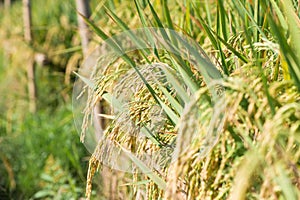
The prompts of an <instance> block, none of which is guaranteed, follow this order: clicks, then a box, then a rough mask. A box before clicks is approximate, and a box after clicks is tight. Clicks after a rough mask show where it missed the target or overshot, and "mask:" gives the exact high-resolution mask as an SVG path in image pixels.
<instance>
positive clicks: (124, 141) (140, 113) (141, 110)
mask: <svg viewBox="0 0 300 200" xmlns="http://www.w3.org/2000/svg"><path fill="white" fill-rule="evenodd" d="M161 67H162V66H160V65H158V64H151V65H142V66H141V67H140V68H139V71H140V73H141V74H142V76H143V77H144V78H145V80H146V81H147V83H148V84H149V85H150V86H151V87H152V88H153V90H154V92H155V94H156V96H157V98H159V99H160V101H161V102H163V103H164V104H165V105H167V106H169V102H168V100H167V98H166V97H165V96H164V94H163V93H162V92H161V90H160V89H159V88H160V87H164V88H170V86H168V85H167V82H166V77H165V75H164V74H163V73H162V69H161ZM163 67H166V66H163ZM97 73H98V74H101V76H97V75H94V76H95V78H93V79H94V80H95V82H97V85H96V89H91V91H90V93H89V100H88V104H87V107H86V109H85V113H86V115H85V118H84V123H83V131H85V130H86V127H87V126H88V124H89V120H91V119H92V116H91V115H92V114H93V112H92V110H93V109H92V108H93V106H95V105H96V103H97V101H98V100H99V99H100V98H101V96H102V95H103V94H105V93H107V92H108V93H110V94H111V95H112V98H111V114H112V115H113V116H114V119H113V120H112V121H111V122H110V123H109V125H108V127H107V128H106V130H105V133H104V134H105V135H104V137H103V138H101V139H100V141H99V142H98V145H97V147H96V149H95V151H94V153H93V155H92V157H91V159H90V166H89V172H88V183H87V197H88V198H89V197H90V192H91V184H92V178H93V176H94V173H95V171H96V170H97V169H98V168H99V167H100V166H101V165H107V166H109V167H112V168H113V169H117V170H121V171H125V172H130V173H134V175H133V176H131V178H132V179H133V180H132V181H133V182H139V181H140V179H141V177H142V179H148V178H147V176H146V175H144V174H142V173H140V172H141V171H140V170H139V169H138V168H137V167H136V166H134V164H133V163H132V162H131V161H130V160H128V159H129V157H128V155H126V153H124V152H123V151H127V150H128V151H130V153H132V154H134V156H136V157H137V158H138V159H140V160H141V161H143V162H144V163H145V164H146V165H147V166H149V169H151V170H153V171H155V173H158V174H159V175H160V176H165V171H166V168H167V166H168V165H169V163H170V161H171V155H172V151H173V146H172V144H173V143H174V138H175V133H174V125H173V124H172V123H171V122H170V120H169V119H168V118H167V116H166V115H165V114H164V112H163V110H162V108H161V107H160V106H159V105H158V102H157V99H155V97H153V95H152V94H151V93H150V92H149V89H148V88H147V87H146V85H145V84H144V82H143V81H142V79H141V78H140V77H139V76H138V75H137V73H136V72H135V71H134V69H129V67H128V66H127V65H126V64H124V63H122V64H118V65H116V64H115V65H112V66H110V69H108V68H107V69H103V70H101V73H99V72H97ZM95 74H96V73H95ZM92 90H93V91H92ZM170 93H171V94H173V93H174V92H173V91H171V90H170ZM130 186H131V187H133V192H134V194H135V195H141V193H143V195H142V196H144V197H145V196H148V197H149V198H150V199H156V198H158V197H159V196H162V191H160V192H158V188H157V186H156V185H155V184H154V183H153V182H152V181H150V182H149V183H148V184H147V187H146V188H147V192H146V193H145V191H143V192H141V191H138V189H137V186H136V185H135V184H133V185H130ZM139 188H140V187H139ZM148 197H147V198H148Z"/></svg>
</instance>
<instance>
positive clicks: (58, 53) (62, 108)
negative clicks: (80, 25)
mask: <svg viewBox="0 0 300 200" xmlns="http://www.w3.org/2000/svg"><path fill="white" fill-rule="evenodd" d="M31 3H32V20H33V21H32V23H33V25H32V34H33V43H32V45H30V46H29V45H28V44H26V43H25V42H24V39H23V20H22V1H18V0H16V1H12V3H11V6H10V7H9V8H5V7H4V6H3V2H0V46H1V48H0V93H1V100H0V105H1V106H0V196H1V197H0V199H5V198H7V199H10V198H12V199H29V198H44V199H45V198H48V199H79V198H80V197H83V196H84V188H85V171H86V168H87V167H86V165H87V158H86V157H87V156H88V155H89V153H88V152H87V151H86V150H85V148H84V146H83V145H82V144H81V143H80V142H79V137H78V133H77V131H76V130H75V127H74V124H73V115H72V106H71V94H72V82H70V80H69V77H68V78H66V76H65V74H66V73H65V71H66V66H68V62H71V64H69V65H71V67H72V70H76V68H77V67H78V65H79V61H80V60H81V59H82V56H81V52H80V46H79V45H80V39H79V37H78V34H77V18H76V9H75V2H74V1H63V2H62V1H58V0H46V1H35V0H33V1H32V2H31ZM69 48H73V50H72V49H71V51H68V50H66V49H69ZM74 51H75V52H74ZM72 57H73V59H72ZM30 59H36V60H39V59H40V60H41V62H40V63H39V62H36V64H35V69H36V70H35V73H36V83H37V94H38V98H37V108H38V109H37V112H36V113H35V114H32V113H30V112H29V109H28V94H27V93H28V91H27V90H28V89H27V76H26V67H27V61H28V60H30ZM68 76H70V74H68ZM73 78H74V77H72V79H73ZM68 80H69V81H68Z"/></svg>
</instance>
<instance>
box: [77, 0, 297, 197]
mask: <svg viewBox="0 0 300 200" xmlns="http://www.w3.org/2000/svg"><path fill="white" fill-rule="evenodd" d="M110 3H111V4H113V5H114V7H113V9H112V8H111V7H108V6H107V5H106V4H101V3H100V4H99V9H98V10H97V12H106V14H107V19H108V20H109V22H111V23H114V24H113V25H112V26H104V24H103V21H101V20H100V21H98V22H97V20H95V18H94V21H92V20H90V19H86V18H85V21H86V23H87V24H88V25H89V26H90V27H91V29H92V30H93V31H94V33H95V40H99V38H101V39H102V41H104V42H105V43H106V46H102V48H104V49H105V48H106V50H103V49H101V51H102V52H111V54H109V55H110V56H108V57H105V56H104V57H101V55H99V57H98V59H97V62H95V65H97V67H95V68H94V69H96V70H94V71H93V73H91V76H90V77H84V76H83V75H82V74H81V75H80V73H79V77H80V78H81V79H82V81H83V82H84V83H85V84H86V85H85V86H83V87H82V91H81V92H82V93H86V94H87V95H88V98H87V100H88V101H87V104H86V105H85V109H84V112H85V113H84V117H83V121H82V127H81V128H82V141H84V138H85V136H86V134H87V132H88V131H89V126H90V124H91V119H92V116H93V114H94V113H93V112H92V110H93V107H94V106H95V105H96V103H97V102H99V100H101V99H104V100H105V101H106V103H107V105H108V109H107V110H106V112H107V113H100V115H101V117H105V118H106V124H107V126H106V127H103V128H105V130H104V132H103V135H102V138H100V139H99V140H98V144H97V145H96V146H95V148H94V152H93V154H92V157H91V159H90V166H89V171H88V181H87V194H86V195H87V197H88V198H90V192H91V187H92V178H93V176H94V174H95V172H96V171H97V170H99V169H101V167H102V166H103V165H109V166H113V167H114V168H115V169H121V170H123V171H126V170H125V168H126V169H130V170H129V171H130V172H131V173H133V175H130V174H127V175H124V176H123V177H122V179H124V180H127V181H128V183H127V184H126V185H125V188H126V189H122V190H118V191H119V193H118V195H117V196H118V197H120V198H121V197H123V198H126V195H128V196H127V197H130V198H138V199H142V198H144V199H298V198H299V196H300V193H299V184H300V179H299V156H300V151H299V133H300V110H299V108H300V105H299V100H300V97H299V89H300V83H299V78H300V71H299V69H300V58H299V55H300V47H299V45H298V43H297V42H295V41H298V39H299V37H300V33H299V30H300V29H299V28H300V21H299V15H300V12H299V5H300V3H299V1H274V0H272V1H265V0H264V1H243V0H235V1H196V0H195V1H193V0H186V1H183V2H181V1H151V2H150V1H149V0H148V1H138V0H135V1H134V2H133V3H129V2H116V1H111V2H110ZM124 7H126V8H127V9H123V8H124ZM95 12H96V11H95ZM96 15H97V13H95V14H94V16H96ZM139 27H144V28H145V31H144V32H142V33H143V34H140V35H138V37H137V36H136V34H135V32H131V31H130V30H133V29H135V28H139ZM148 27H156V28H154V29H153V28H148ZM170 29H174V30H176V31H177V32H180V34H181V35H182V36H183V37H184V38H187V39H181V38H180V37H179V36H178V35H177V34H172V31H170ZM118 31H125V32H126V33H127V37H124V38H122V39H123V40H116V39H118V37H117V33H118ZM109 34H113V35H114V34H116V35H115V36H113V35H111V36H112V37H111V39H109V38H110V35H109ZM158 36H159V37H158ZM188 38H190V39H188ZM192 40H193V41H196V43H197V44H200V45H201V47H202V48H203V49H204V51H203V50H202V49H200V48H199V49H197V48H194V46H193V45H191V44H193V43H192V42H190V41H192ZM126 41H131V43H130V44H127V45H132V46H136V47H143V46H144V44H145V43H147V44H150V47H147V48H139V49H137V50H134V51H131V52H124V51H123V49H122V47H124V44H123V43H122V42H125V43H126ZM125 46H126V44H125ZM161 47H163V48H161ZM187 49H188V50H187ZM204 52H206V53H204ZM93 67H94V66H93ZM221 80H223V81H221ZM211 83H213V84H211ZM215 108H218V109H215ZM219 116H221V118H218V117H219ZM212 119H213V120H212ZM158 122H160V123H158ZM145 153H146V156H145ZM147 155H151V159H150V160H149V159H148V157H147ZM119 162H120V163H119ZM153 163H154V165H153ZM116 187H121V186H117V185H116ZM124 196H125V197H124Z"/></svg>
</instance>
